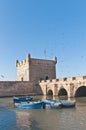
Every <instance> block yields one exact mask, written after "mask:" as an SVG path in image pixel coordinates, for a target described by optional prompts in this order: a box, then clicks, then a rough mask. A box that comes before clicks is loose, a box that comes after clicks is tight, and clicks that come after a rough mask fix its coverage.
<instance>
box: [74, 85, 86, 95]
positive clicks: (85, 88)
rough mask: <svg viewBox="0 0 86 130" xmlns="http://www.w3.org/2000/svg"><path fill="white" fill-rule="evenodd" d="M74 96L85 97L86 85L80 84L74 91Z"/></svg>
mask: <svg viewBox="0 0 86 130" xmlns="http://www.w3.org/2000/svg"><path fill="white" fill-rule="evenodd" d="M75 97H86V86H80V87H79V88H78V89H77V90H76V92H75Z"/></svg>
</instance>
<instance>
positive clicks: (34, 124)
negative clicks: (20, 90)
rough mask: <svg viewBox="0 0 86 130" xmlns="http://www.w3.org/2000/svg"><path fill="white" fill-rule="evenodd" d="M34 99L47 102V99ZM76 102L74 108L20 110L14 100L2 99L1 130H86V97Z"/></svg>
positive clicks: (0, 106) (40, 97) (41, 97)
mask: <svg viewBox="0 0 86 130" xmlns="http://www.w3.org/2000/svg"><path fill="white" fill-rule="evenodd" d="M33 98H34V100H45V99H46V98H47V97H45V96H34V97H33ZM49 98H50V97H49ZM52 99H58V97H53V98H52ZM71 100H72V99H71ZM75 100H76V107H74V108H67V109H53V110H52V109H18V108H15V107H13V101H12V98H4V99H0V130H81V129H83V130H86V115H85V113H86V97H83V98H75Z"/></svg>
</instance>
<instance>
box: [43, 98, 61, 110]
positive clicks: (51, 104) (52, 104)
mask: <svg viewBox="0 0 86 130" xmlns="http://www.w3.org/2000/svg"><path fill="white" fill-rule="evenodd" d="M43 102H44V105H43V108H44V109H46V108H51V109H57V108H61V103H60V102H53V101H49V100H45V101H43Z"/></svg>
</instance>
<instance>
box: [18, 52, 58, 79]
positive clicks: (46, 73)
mask: <svg viewBox="0 0 86 130" xmlns="http://www.w3.org/2000/svg"><path fill="white" fill-rule="evenodd" d="M56 63H57V58H56V57H55V58H54V59H53V60H45V59H35V58H31V56H30V54H28V55H27V57H26V59H25V60H23V61H20V62H19V61H18V60H17V61H16V69H17V81H35V82H38V81H39V80H44V79H53V78H56Z"/></svg>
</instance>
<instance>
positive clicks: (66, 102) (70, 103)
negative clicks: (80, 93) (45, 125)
mask: <svg viewBox="0 0 86 130" xmlns="http://www.w3.org/2000/svg"><path fill="white" fill-rule="evenodd" d="M46 102H54V103H60V107H62V108H63V107H64V108H68V107H75V105H76V101H75V100H59V99H58V100H54V99H47V100H46Z"/></svg>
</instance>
